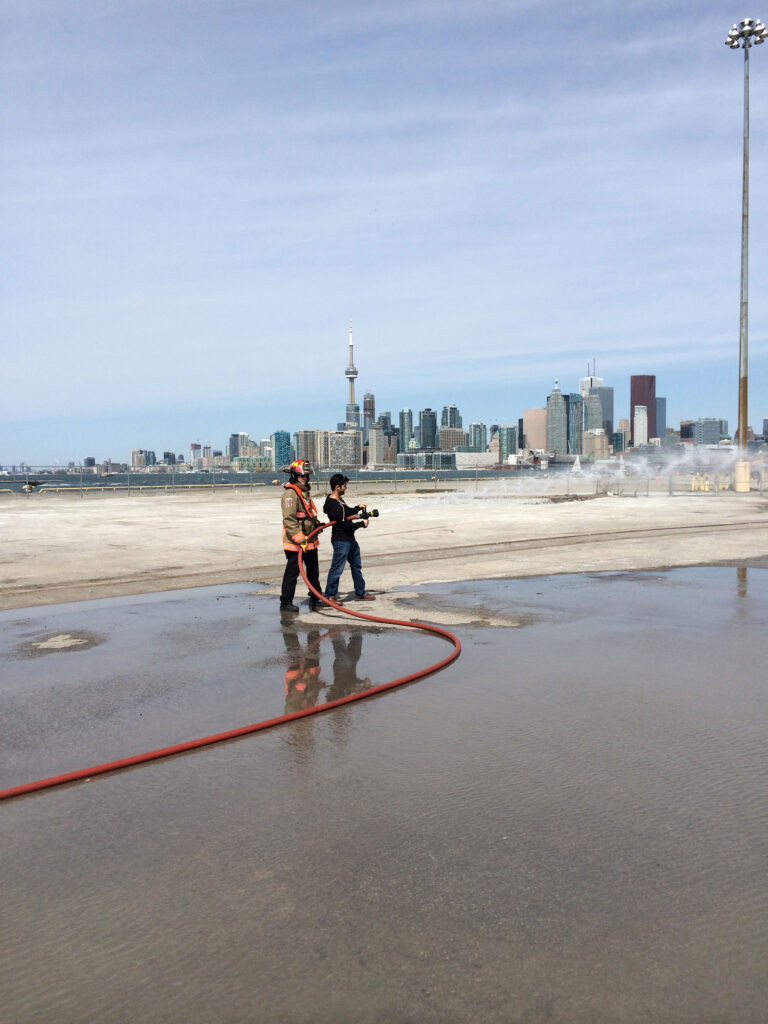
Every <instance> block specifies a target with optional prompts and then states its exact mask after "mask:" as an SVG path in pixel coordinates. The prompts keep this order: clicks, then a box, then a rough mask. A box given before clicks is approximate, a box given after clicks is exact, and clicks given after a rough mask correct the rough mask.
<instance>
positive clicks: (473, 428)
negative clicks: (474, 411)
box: [469, 423, 488, 452]
mask: <svg viewBox="0 0 768 1024" xmlns="http://www.w3.org/2000/svg"><path fill="white" fill-rule="evenodd" d="M469 443H470V445H471V447H472V448H474V449H475V450H476V451H478V452H484V451H485V449H486V448H487V447H488V428H487V427H486V425H485V424H484V423H470V424H469Z"/></svg>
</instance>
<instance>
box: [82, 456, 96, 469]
mask: <svg viewBox="0 0 768 1024" xmlns="http://www.w3.org/2000/svg"><path fill="white" fill-rule="evenodd" d="M83 466H84V467H85V468H86V469H93V468H95V466H96V459H95V458H94V457H93V455H86V457H85V458H84V459H83Z"/></svg>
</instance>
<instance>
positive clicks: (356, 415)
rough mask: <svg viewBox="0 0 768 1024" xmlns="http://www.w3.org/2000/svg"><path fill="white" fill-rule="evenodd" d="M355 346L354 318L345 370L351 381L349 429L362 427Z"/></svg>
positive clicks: (348, 408) (348, 415)
mask: <svg viewBox="0 0 768 1024" xmlns="http://www.w3.org/2000/svg"><path fill="white" fill-rule="evenodd" d="M353 349H354V346H353V344H352V320H351V318H350V321H349V366H348V367H347V368H346V370H345V371H344V376H345V377H346V378H347V380H348V381H349V401H348V402H347V417H346V424H347V430H359V429H360V406H359V405H357V404H356V402H355V378H356V377H357V368H356V367H355V357H354V351H353Z"/></svg>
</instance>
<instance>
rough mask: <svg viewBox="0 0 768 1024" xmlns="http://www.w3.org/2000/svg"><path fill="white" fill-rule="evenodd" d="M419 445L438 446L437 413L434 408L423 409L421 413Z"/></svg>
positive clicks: (426, 446) (421, 446)
mask: <svg viewBox="0 0 768 1024" xmlns="http://www.w3.org/2000/svg"><path fill="white" fill-rule="evenodd" d="M419 447H420V448H436V447H437V413H436V412H435V410H434V409H422V410H421V412H420V413H419Z"/></svg>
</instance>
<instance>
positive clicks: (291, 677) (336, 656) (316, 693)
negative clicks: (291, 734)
mask: <svg viewBox="0 0 768 1024" xmlns="http://www.w3.org/2000/svg"><path fill="white" fill-rule="evenodd" d="M363 632H364V630H356V631H355V632H353V633H352V635H351V636H349V635H348V633H347V631H346V630H342V629H341V628H339V627H335V628H333V629H329V630H326V631H325V632H321V631H320V630H316V629H313V630H310V632H308V633H307V640H306V643H305V644H304V645H302V642H301V639H300V637H299V634H298V633H297V632H296V630H293V629H284V630H283V642H284V644H285V651H286V654H287V656H288V657H287V666H286V670H285V713H286V715H289V714H291V713H292V712H294V711H304V710H305V709H306V708H313V707H315V706H316V705H317V704H318V703H322V704H326V703H329V702H330V701H334V700H340V698H342V697H348V696H349V695H350V694H352V693H362V691H363V690H368V689H370V687H371V686H372V685H373V684H372V682H371V680H370V679H369V678H368V677H367V676H365V677H364V678H361V677H360V676H358V674H357V663H358V662H359V661H360V655H361V653H362V649H363ZM327 637H330V638H331V643H332V644H333V683H332V684H331V685H330V686H328V684H327V683H324V682H323V680H322V679H321V678H320V671H321V670H320V649H321V643H322V641H323V640H325V639H326V638H327ZM325 687H328V689H327V691H326V693H325V694H324V695H323V696H322V698H321V696H320V691H321V690H323V689H325Z"/></svg>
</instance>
